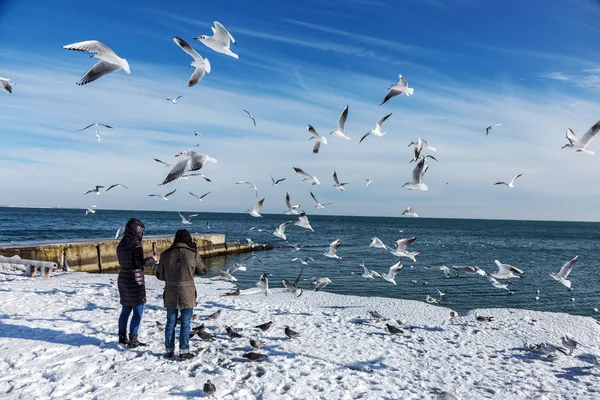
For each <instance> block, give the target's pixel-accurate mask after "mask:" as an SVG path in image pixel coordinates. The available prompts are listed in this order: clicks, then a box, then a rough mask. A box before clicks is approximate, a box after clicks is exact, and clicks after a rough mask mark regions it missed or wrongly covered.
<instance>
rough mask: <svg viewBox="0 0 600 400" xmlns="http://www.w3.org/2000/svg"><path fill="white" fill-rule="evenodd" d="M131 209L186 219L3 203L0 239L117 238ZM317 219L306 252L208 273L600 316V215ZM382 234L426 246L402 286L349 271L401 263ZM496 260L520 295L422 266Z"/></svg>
mask: <svg viewBox="0 0 600 400" xmlns="http://www.w3.org/2000/svg"><path fill="white" fill-rule="evenodd" d="M131 217H136V218H139V219H141V220H142V221H143V222H144V223H145V224H146V227H147V230H146V234H147V235H173V234H174V233H175V231H176V230H177V229H180V228H182V227H184V226H183V225H182V224H181V220H180V218H179V216H178V215H177V213H176V212H153V211H110V210H99V211H98V212H97V213H96V214H93V215H88V216H86V215H85V212H84V211H82V210H66V209H22V208H0V245H6V244H10V243H11V242H14V243H20V244H21V243H28V242H33V241H35V242H39V241H49V242H59V241H69V240H86V239H112V238H114V234H115V231H116V229H117V228H118V227H119V226H122V225H124V224H125V223H126V222H127V220H128V219H129V218H131ZM309 218H310V222H311V225H312V226H313V228H314V230H315V232H314V233H313V232H310V231H309V230H306V229H302V228H299V227H296V226H293V225H290V226H288V229H287V230H286V234H287V235H288V240H289V241H290V242H291V243H298V244H300V245H302V246H304V247H303V248H302V249H301V250H300V251H294V250H292V249H290V248H289V247H287V248H286V247H281V248H276V249H275V250H272V251H265V252H257V253H256V255H257V256H259V258H260V260H261V261H262V264H259V263H258V262H256V261H250V260H248V261H243V259H244V258H246V257H247V256H248V254H242V255H234V256H226V257H216V258H213V259H210V260H207V264H208V265H209V269H210V271H209V276H213V275H217V274H218V270H219V268H224V267H225V268H226V267H228V266H230V265H232V264H233V263H235V262H244V263H246V264H247V266H248V271H247V272H238V273H237V274H236V276H237V277H238V279H239V284H240V287H241V288H242V289H245V288H249V287H252V286H253V285H254V282H256V281H257V280H258V278H259V276H260V274H261V273H262V272H266V273H270V274H272V276H271V278H270V282H271V286H272V287H281V279H283V278H286V279H288V280H293V279H294V278H295V277H296V275H297V274H298V272H299V271H300V269H301V268H304V274H303V276H305V277H311V276H326V277H329V278H330V279H331V280H332V281H333V283H332V284H331V285H329V286H327V287H326V289H325V290H326V291H330V292H334V293H342V294H352V295H359V296H385V297H394V298H402V299H412V300H419V301H425V296H426V295H431V296H434V297H436V296H437V291H436V288H438V289H440V290H442V291H447V296H446V297H445V300H444V301H443V302H442V303H441V304H442V305H445V306H447V307H450V308H453V309H455V310H457V311H461V312H462V311H466V310H469V309H473V308H483V307H512V308H527V309H533V310H542V311H561V312H568V313H571V314H578V315H588V316H595V315H598V314H596V313H595V312H594V310H593V309H594V308H595V307H598V308H600V285H599V278H600V270H599V268H600V241H599V239H600V223H582V222H543V221H498V220H460V219H428V218H381V217H352V216H347V217H339V216H335V217H333V216H319V215H309ZM296 219H297V217H294V216H287V215H264V218H253V217H251V216H249V215H248V214H221V213H203V214H201V215H200V216H199V217H198V219H196V220H193V222H194V223H193V224H192V225H187V226H186V228H187V229H189V230H190V232H192V233H224V234H225V235H226V239H227V241H229V242H232V241H236V240H237V241H242V242H245V241H246V238H251V239H252V240H253V241H254V242H257V243H274V244H276V245H277V244H280V245H285V242H283V241H282V240H281V239H279V238H277V237H275V236H273V235H271V234H270V233H267V232H262V233H259V232H257V231H256V230H253V231H251V230H250V228H251V227H253V226H257V227H260V228H264V229H269V231H273V230H275V228H276V227H277V226H278V225H279V224H280V223H282V222H285V221H296ZM206 221H208V222H209V225H210V230H209V229H208V228H207V227H206V225H205V222H206ZM373 236H377V237H379V238H380V239H381V240H383V241H384V242H385V243H386V244H388V245H393V244H394V241H395V240H397V239H400V238H403V237H410V236H416V237H417V240H416V241H415V243H413V245H412V246H411V247H412V248H413V250H418V249H421V250H422V253H421V255H420V256H418V257H417V263H412V262H410V261H408V262H406V263H405V268H404V270H403V271H401V272H400V273H399V274H398V275H397V277H396V282H397V283H398V285H397V286H393V285H391V284H389V283H388V282H385V281H383V280H381V279H379V280H375V281H365V280H364V279H363V278H361V277H359V276H355V275H350V274H349V272H350V271H356V272H362V268H360V267H359V263H360V262H361V261H363V260H364V261H365V262H366V265H367V266H368V267H369V268H371V269H375V270H377V271H381V272H384V271H387V270H388V268H389V267H390V266H391V265H392V264H394V263H395V262H396V261H397V259H396V258H395V257H394V256H392V255H391V254H389V253H387V252H386V251H384V250H383V249H373V248H369V247H368V245H369V243H370V241H371V238H372V237H373ZM338 238H339V239H340V240H341V242H342V245H341V247H340V248H339V250H338V254H339V255H340V256H341V257H343V260H342V261H341V262H337V261H335V260H331V259H328V258H326V257H324V256H323V255H322V254H323V253H324V252H326V251H327V249H328V246H329V243H330V242H332V241H333V240H335V239H338ZM576 255H579V256H580V260H579V262H578V263H577V264H576V265H575V267H574V268H573V271H572V273H571V275H570V276H569V279H570V280H571V281H572V282H573V290H572V291H569V290H567V288H565V287H564V286H562V285H561V284H559V283H556V282H555V281H554V280H553V279H552V278H550V277H549V276H548V274H549V273H551V272H557V271H558V270H559V269H560V267H561V266H562V265H563V264H564V263H565V262H567V261H568V260H570V259H571V258H573V257H574V256H576ZM294 257H301V258H303V257H312V258H314V259H315V262H314V263H311V264H309V265H308V266H302V265H300V264H299V263H292V262H291V259H292V258H294ZM495 259H498V260H500V261H502V262H503V263H506V264H511V265H514V266H516V267H518V268H521V269H522V270H524V271H525V277H523V278H521V279H513V280H511V284H510V287H511V289H512V291H513V294H511V295H507V294H506V292H505V291H503V290H500V289H496V288H494V287H492V286H491V285H490V284H489V283H488V281H487V280H486V279H485V278H483V277H481V276H471V275H461V276H460V277H458V278H455V277H452V278H445V277H444V275H443V273H442V272H441V271H438V270H434V269H424V268H423V266H426V265H448V266H450V265H472V266H479V267H481V268H483V269H485V270H487V271H488V272H494V271H496V266H495V265H494V260H495ZM411 266H412V267H413V268H411ZM413 281H415V282H416V283H415V282H413ZM301 286H302V287H304V288H305V289H310V288H311V285H310V283H309V282H301ZM536 290H540V293H541V294H540V300H539V301H536V300H535V296H536ZM572 298H574V299H575V300H574V301H572Z"/></svg>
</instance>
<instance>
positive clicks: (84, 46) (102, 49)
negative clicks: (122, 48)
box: [63, 40, 117, 56]
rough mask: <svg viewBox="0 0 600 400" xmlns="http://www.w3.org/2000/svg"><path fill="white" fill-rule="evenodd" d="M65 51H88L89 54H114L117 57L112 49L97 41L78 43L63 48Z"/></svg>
mask: <svg viewBox="0 0 600 400" xmlns="http://www.w3.org/2000/svg"><path fill="white" fill-rule="evenodd" d="M63 49H66V50H74V51H87V52H89V53H96V54H112V55H113V56H117V55H116V54H115V52H114V51H112V50H111V48H110V47H108V46H107V45H105V44H104V43H102V42H99V41H97V40H86V41H85V42H77V43H73V44H68V45H66V46H63Z"/></svg>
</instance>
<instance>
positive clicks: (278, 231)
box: [273, 221, 292, 240]
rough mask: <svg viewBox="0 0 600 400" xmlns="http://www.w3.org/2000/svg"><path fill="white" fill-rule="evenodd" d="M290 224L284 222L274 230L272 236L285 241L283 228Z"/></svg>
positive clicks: (289, 222)
mask: <svg viewBox="0 0 600 400" xmlns="http://www.w3.org/2000/svg"><path fill="white" fill-rule="evenodd" d="M291 223H292V221H287V222H284V223H283V224H281V225H279V226H278V227H277V229H275V231H273V235H275V236H277V237H279V238H282V239H283V240H286V236H285V228H286V227H287V226H288V225H289V224H291Z"/></svg>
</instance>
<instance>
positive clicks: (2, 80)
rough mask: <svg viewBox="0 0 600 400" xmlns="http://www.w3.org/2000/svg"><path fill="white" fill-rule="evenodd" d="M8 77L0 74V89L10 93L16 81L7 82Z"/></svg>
mask: <svg viewBox="0 0 600 400" xmlns="http://www.w3.org/2000/svg"><path fill="white" fill-rule="evenodd" d="M9 81H10V79H8V78H3V77H1V76H0V84H2V90H4V91H5V92H6V93H8V94H9V95H10V94H12V87H13V86H15V85H16V83H9Z"/></svg>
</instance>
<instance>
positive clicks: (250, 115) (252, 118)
mask: <svg viewBox="0 0 600 400" xmlns="http://www.w3.org/2000/svg"><path fill="white" fill-rule="evenodd" d="M242 111H244V112H245V113H246V114H248V118H250V119H251V120H252V122H254V126H256V120H255V119H254V117H253V116H252V114H250V111H248V110H244V109H242Z"/></svg>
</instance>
